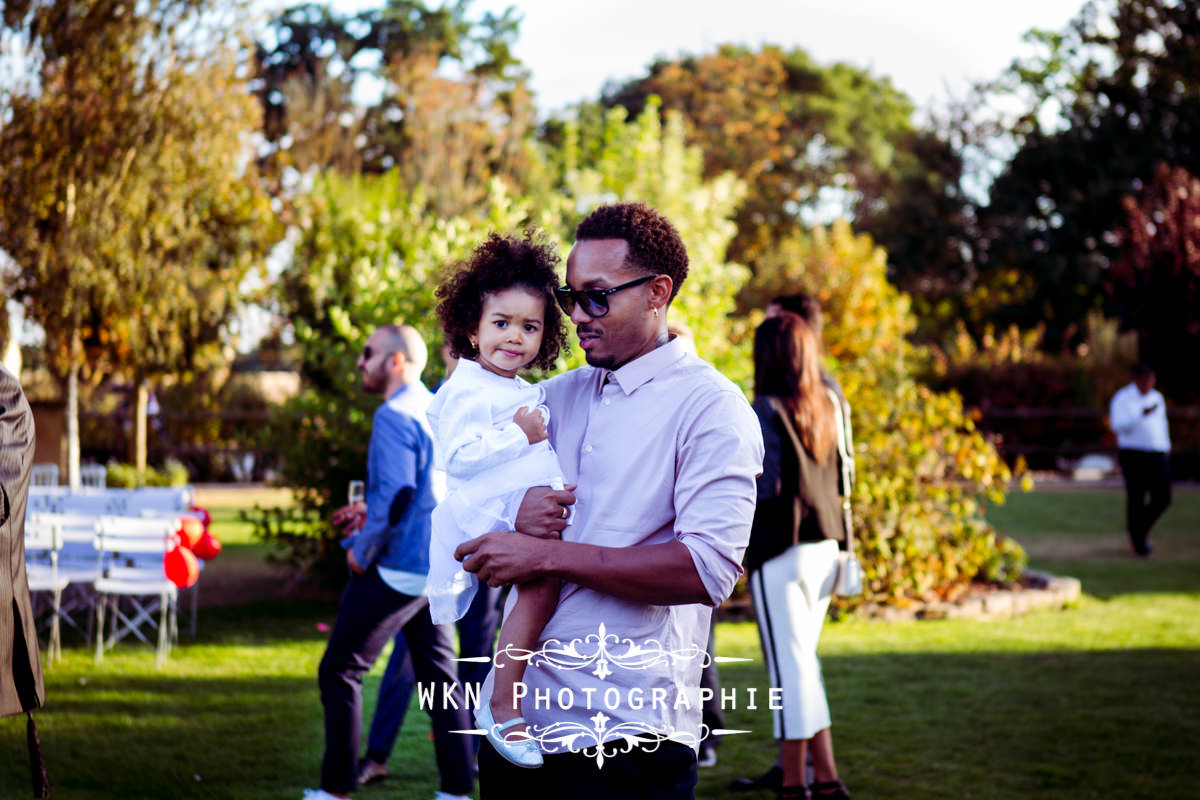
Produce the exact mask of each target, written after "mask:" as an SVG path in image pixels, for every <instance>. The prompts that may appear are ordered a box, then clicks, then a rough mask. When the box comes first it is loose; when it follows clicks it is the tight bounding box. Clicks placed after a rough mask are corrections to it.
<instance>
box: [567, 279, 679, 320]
mask: <svg viewBox="0 0 1200 800" xmlns="http://www.w3.org/2000/svg"><path fill="white" fill-rule="evenodd" d="M657 277H658V276H657V275H644V276H642V277H641V278H638V279H637V280H635V281H630V282H629V283H622V284H621V285H620V286H614V287H612V288H611V289H572V288H571V287H570V286H560V287H558V288H557V289H555V290H554V296H555V297H556V298H557V299H558V307H559V308H561V309H562V310H563V313H564V314H566V315H567V316H568V317H569V316H571V314H572V313H573V312H574V311H575V306H576V305H577V304H578V305H582V306H583V313H585V314H587V315H588V316H589V317H592V318H596V317H603V316H604V315H605V314H607V313H608V296H609V295H610V294H616V293H617V292H619V291H621V290H622V289H632V288H633V287H634V286H641V285H642V284H643V283H645V282H647V281H652V280H654V279H655V278H657Z"/></svg>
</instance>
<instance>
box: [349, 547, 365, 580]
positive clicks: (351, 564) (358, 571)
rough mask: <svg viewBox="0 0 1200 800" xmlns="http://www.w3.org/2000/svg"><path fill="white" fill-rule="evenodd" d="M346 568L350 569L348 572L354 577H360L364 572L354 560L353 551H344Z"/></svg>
mask: <svg viewBox="0 0 1200 800" xmlns="http://www.w3.org/2000/svg"><path fill="white" fill-rule="evenodd" d="M346 566H348V567H350V571H351V572H353V573H354V574H355V575H362V574H363V573H364V572H366V570H365V569H363V567H362V566H361V565H360V564H359V563H358V561H356V560H355V558H354V551H353V550H347V551H346Z"/></svg>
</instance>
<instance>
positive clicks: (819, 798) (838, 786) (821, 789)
mask: <svg viewBox="0 0 1200 800" xmlns="http://www.w3.org/2000/svg"><path fill="white" fill-rule="evenodd" d="M808 788H809V791H810V792H812V800H850V792H848V791H847V790H846V784H844V783H842V782H841V781H825V782H824V783H813V784H810V785H809V787H808Z"/></svg>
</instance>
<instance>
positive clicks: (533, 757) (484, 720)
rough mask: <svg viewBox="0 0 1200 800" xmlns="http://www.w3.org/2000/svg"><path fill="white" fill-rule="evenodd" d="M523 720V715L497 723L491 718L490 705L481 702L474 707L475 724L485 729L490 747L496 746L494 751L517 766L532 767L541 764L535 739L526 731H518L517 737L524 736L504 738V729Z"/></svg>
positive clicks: (539, 752) (540, 754) (521, 722)
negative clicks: (513, 739) (513, 738)
mask: <svg viewBox="0 0 1200 800" xmlns="http://www.w3.org/2000/svg"><path fill="white" fill-rule="evenodd" d="M524 722H525V718H524V717H514V718H512V719H510V720H509V721H508V722H505V723H504V724H502V725H497V724H496V722H495V720H493V719H492V709H491V706H489V705H488V704H487V703H483V704H481V705H480V706H479V708H477V709H475V724H476V725H478V726H479V727H481V728H483V729H484V730H485V731H487V740H488V741H489V742H491V743H492V747H494V748H496V752H497V753H499V754H500V755H501V756H503V757H504V760H505V761H509V762H511V763H513V764H516V765H517V766H518V767H524V768H525V769H534V768H535V767H540V766H541V765H542V749H541V748H540V747H538V743H537V741H536V740H534V738H533V737H532V736H530V735H529V733H528V732H525V733H518V734H517V736H518V737H524V738H518V739H517V740H515V741H509V740H508V739H505V738H504V732H505V731H506V730H508V729H509V728H512V727H513V726H515V725H521V724H523V723H524Z"/></svg>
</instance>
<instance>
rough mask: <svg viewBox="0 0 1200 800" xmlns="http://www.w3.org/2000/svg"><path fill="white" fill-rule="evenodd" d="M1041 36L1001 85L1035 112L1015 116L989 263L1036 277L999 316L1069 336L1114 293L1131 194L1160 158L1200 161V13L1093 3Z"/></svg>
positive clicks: (1137, 1)
mask: <svg viewBox="0 0 1200 800" xmlns="http://www.w3.org/2000/svg"><path fill="white" fill-rule="evenodd" d="M1031 39H1032V41H1033V42H1034V44H1035V45H1036V46H1037V53H1036V54H1035V55H1034V56H1033V57H1032V58H1029V59H1026V60H1022V61H1018V62H1016V63H1015V64H1014V65H1013V67H1012V68H1011V69H1010V71H1009V73H1008V75H1007V76H1006V79H1005V80H1004V81H1001V82H998V83H997V84H996V85H995V86H993V94H995V95H1006V94H1007V95H1011V96H1013V97H1017V98H1018V99H1020V100H1021V101H1023V103H1024V105H1023V107H1024V109H1025V110H1024V113H1022V114H1021V116H1020V117H1019V118H1018V119H1017V120H1016V122H1015V124H1013V125H1007V126H1005V127H1006V128H1008V129H1009V130H1011V132H1012V134H1013V135H1015V137H1016V143H1017V150H1016V152H1015V154H1014V155H1013V156H1012V157H1011V159H1009V160H1008V161H1007V164H1006V166H1005V168H1004V170H1003V171H1002V173H1001V174H1000V175H999V176H998V177H997V179H996V180H995V182H994V183H993V185H992V187H991V190H990V197H989V202H988V205H987V207H986V208H985V209H983V210H981V212H980V227H981V237H982V245H983V247H982V248H981V250H980V253H981V257H982V266H981V269H983V270H985V271H995V272H1002V271H1005V270H1017V271H1019V272H1020V273H1021V274H1022V275H1023V276H1027V277H1028V278H1029V279H1030V284H1029V286H1028V290H1027V291H1025V292H1024V293H1023V294H1022V296H1019V297H1015V298H1013V302H1012V303H1011V304H1010V305H1009V306H1008V307H1007V308H1005V309H1002V310H1001V313H999V314H997V315H996V316H995V317H994V319H993V321H994V322H995V323H996V324H998V325H1005V324H1007V323H1009V322H1016V323H1018V324H1019V325H1021V327H1023V328H1031V327H1034V326H1035V325H1036V324H1038V323H1040V322H1045V323H1046V324H1047V345H1048V346H1049V347H1051V348H1056V347H1058V346H1059V345H1060V343H1062V342H1063V341H1064V340H1070V339H1071V338H1072V337H1073V336H1075V335H1076V334H1077V333H1078V331H1080V330H1081V328H1082V326H1083V324H1084V321H1085V317H1086V314H1087V312H1088V311H1089V310H1090V309H1095V308H1103V307H1104V305H1105V293H1104V292H1103V291H1102V287H1103V285H1104V283H1105V282H1106V280H1107V278H1106V276H1107V274H1108V272H1109V270H1110V269H1111V267H1112V265H1113V264H1114V262H1115V260H1116V259H1117V257H1118V251H1119V247H1120V244H1119V242H1120V237H1119V235H1118V232H1119V229H1120V228H1121V226H1122V225H1123V224H1124V221H1125V211H1124V209H1123V207H1122V198H1123V197H1124V196H1125V195H1128V194H1135V193H1136V192H1137V191H1138V190H1139V189H1140V188H1141V187H1142V186H1145V185H1147V184H1149V183H1150V182H1151V181H1152V180H1153V179H1154V171H1155V165H1156V164H1157V163H1159V162H1163V163H1167V164H1170V165H1172V166H1177V167H1181V168H1183V169H1186V170H1188V171H1189V172H1191V173H1192V174H1198V173H1200V144H1198V143H1200V83H1197V80H1196V64H1197V63H1200V20H1198V19H1197V16H1196V13H1195V4H1194V3H1192V2H1185V0H1116V2H1112V3H1105V4H1102V5H1097V4H1096V3H1088V4H1086V5H1085V6H1084V7H1083V10H1082V11H1081V12H1080V14H1079V15H1078V16H1077V17H1076V18H1075V19H1074V20H1073V21H1072V22H1071V23H1070V25H1069V26H1068V27H1067V28H1066V29H1065V30H1063V31H1059V32H1050V31H1034V32H1032V33H1031ZM1104 310H1106V311H1109V312H1110V313H1111V311H1112V309H1111V308H1107V309H1104Z"/></svg>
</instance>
